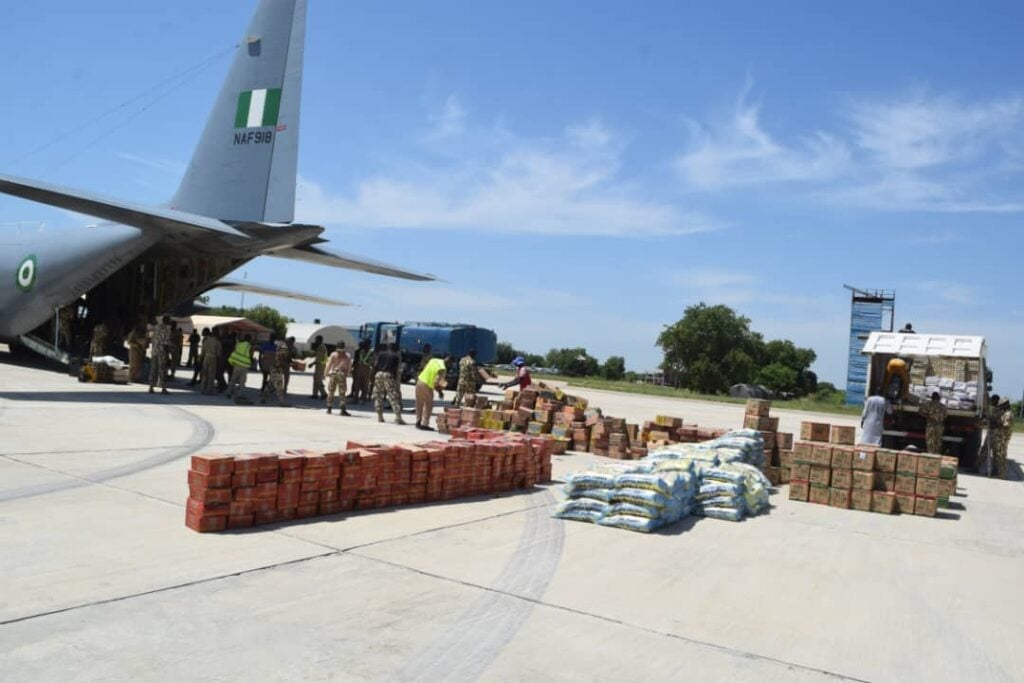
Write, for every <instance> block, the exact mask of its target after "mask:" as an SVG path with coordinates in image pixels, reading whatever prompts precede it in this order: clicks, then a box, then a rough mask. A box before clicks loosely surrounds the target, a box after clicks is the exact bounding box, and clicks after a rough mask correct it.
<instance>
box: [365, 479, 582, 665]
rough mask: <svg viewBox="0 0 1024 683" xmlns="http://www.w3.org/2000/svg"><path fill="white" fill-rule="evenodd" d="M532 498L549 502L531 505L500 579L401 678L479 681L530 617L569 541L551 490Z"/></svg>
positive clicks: (419, 656)
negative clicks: (556, 515)
mask: <svg viewBox="0 0 1024 683" xmlns="http://www.w3.org/2000/svg"><path fill="white" fill-rule="evenodd" d="M530 498H540V499H542V500H543V504H542V505H535V506H533V507H531V508H529V509H528V510H527V513H526V520H525V523H524V526H523V533H522V535H521V536H520V539H519V545H518V547H517V548H516V550H515V552H513V553H512V557H511V558H509V560H508V562H507V563H506V564H505V567H504V569H503V570H502V572H501V574H500V575H499V576H498V579H497V580H496V581H495V582H494V584H493V585H491V586H489V587H486V588H485V590H486V591H487V592H486V593H485V594H484V595H483V596H481V597H480V598H479V599H478V600H477V601H476V602H475V603H474V604H473V605H472V606H470V607H469V609H467V610H466V611H465V612H464V613H463V614H462V616H461V617H459V619H458V620H457V621H456V622H455V623H454V624H453V625H452V626H450V627H449V628H448V630H447V631H445V633H443V634H442V635H441V636H440V637H439V638H438V639H437V640H435V641H434V642H433V643H432V644H431V645H430V646H428V647H427V648H426V649H425V650H423V651H422V652H421V653H419V654H418V655H416V656H414V657H413V658H412V660H410V661H409V662H408V663H407V664H406V666H405V667H404V668H403V669H402V670H401V671H400V672H398V674H396V676H395V678H396V679H398V680H403V681H437V680H444V681H475V680H477V679H479V678H480V676H481V675H482V674H483V672H484V671H485V670H486V669H487V667H489V666H490V665H491V663H492V662H493V661H494V660H495V659H496V658H497V657H498V655H499V654H500V653H501V651H502V649H504V647H505V645H507V644H508V643H509V642H510V641H511V640H512V639H513V638H514V637H515V635H516V633H518V632H519V629H520V628H522V626H523V624H524V623H526V620H527V619H528V618H529V616H530V613H531V612H532V611H533V608H534V606H535V605H536V604H538V601H539V600H540V598H541V596H542V595H544V592H545V591H546V590H547V587H548V584H549V583H550V582H551V579H552V578H553V577H554V575H555V570H556V568H557V567H558V563H559V561H560V560H561V558H562V549H563V546H564V543H565V527H564V525H563V524H562V522H561V521H560V520H556V519H553V518H552V517H551V512H550V507H551V505H552V504H554V502H555V498H554V496H553V495H552V494H551V491H549V490H544V491H542V492H539V493H536V494H534V495H533V496H530ZM528 502H529V499H528V500H527V501H526V503H527V504H528ZM360 557H363V556H362V555H360ZM388 564H390V563H388ZM397 566H402V565H397ZM406 569H408V567H406ZM414 571H415V570H414ZM439 578H440V577H439Z"/></svg>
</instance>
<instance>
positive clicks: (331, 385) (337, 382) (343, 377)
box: [327, 370, 348, 411]
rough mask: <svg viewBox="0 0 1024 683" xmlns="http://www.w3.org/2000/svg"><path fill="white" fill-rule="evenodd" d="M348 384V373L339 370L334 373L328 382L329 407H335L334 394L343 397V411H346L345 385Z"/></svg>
mask: <svg viewBox="0 0 1024 683" xmlns="http://www.w3.org/2000/svg"><path fill="white" fill-rule="evenodd" d="M347 382H348V373H347V372H342V371H341V370H338V371H336V372H332V373H331V376H330V379H329V380H328V382H327V407H328V408H333V407H334V394H338V395H339V396H340V397H341V410H342V411H344V410H345V385H346V383H347Z"/></svg>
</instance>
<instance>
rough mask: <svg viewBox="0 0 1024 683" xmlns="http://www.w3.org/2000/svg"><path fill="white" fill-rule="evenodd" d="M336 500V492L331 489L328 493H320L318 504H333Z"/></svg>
mask: <svg viewBox="0 0 1024 683" xmlns="http://www.w3.org/2000/svg"><path fill="white" fill-rule="evenodd" d="M336 500H338V491H337V490H334V489H332V490H330V491H321V492H320V503H333V502H334V501H336Z"/></svg>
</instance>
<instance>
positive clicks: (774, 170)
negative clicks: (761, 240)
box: [676, 85, 849, 190]
mask: <svg viewBox="0 0 1024 683" xmlns="http://www.w3.org/2000/svg"><path fill="white" fill-rule="evenodd" d="M748 93H749V85H748V88H745V89H744V91H743V94H742V95H741V96H740V98H739V101H738V102H737V103H736V107H735V109H734V110H733V111H732V112H731V113H730V116H729V118H728V119H727V120H726V121H725V122H724V123H723V124H721V125H717V126H712V127H710V128H708V127H705V126H701V125H700V124H698V123H696V122H691V140H690V149H689V150H688V151H687V152H685V153H684V154H683V155H682V156H680V157H679V158H678V159H676V168H677V169H678V170H679V172H680V173H681V174H682V176H683V178H684V179H685V181H686V182H687V184H688V185H690V186H691V187H693V188H695V189H699V190H717V189H723V188H728V187H736V186H743V185H754V184H762V183H775V182H793V181H822V180H828V179H830V178H832V177H835V176H836V175H837V174H839V173H840V172H841V171H842V170H843V169H844V167H845V166H846V164H847V162H848V160H849V150H848V149H847V147H846V145H845V144H844V143H843V142H842V141H840V140H839V139H837V138H835V137H834V136H832V135H829V134H827V133H823V132H820V131H818V132H814V133H812V134H810V135H807V136H804V137H803V138H802V139H801V140H800V141H799V142H798V143H797V144H795V145H792V146H786V145H785V144H783V143H781V142H779V141H777V140H776V139H775V138H774V137H772V135H770V134H769V133H768V132H767V131H765V130H764V128H763V127H762V126H761V121H760V108H759V107H758V105H756V104H751V103H749V102H748V101H747V96H748Z"/></svg>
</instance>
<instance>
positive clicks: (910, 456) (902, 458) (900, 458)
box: [896, 451, 917, 476]
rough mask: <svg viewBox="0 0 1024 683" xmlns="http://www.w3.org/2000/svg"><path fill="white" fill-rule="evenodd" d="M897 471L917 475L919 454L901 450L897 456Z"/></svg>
mask: <svg viewBox="0 0 1024 683" xmlns="http://www.w3.org/2000/svg"><path fill="white" fill-rule="evenodd" d="M896 473H897V474H913V475H914V476H917V454H916V453H907V452H905V451H900V452H899V454H897V456H896Z"/></svg>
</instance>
